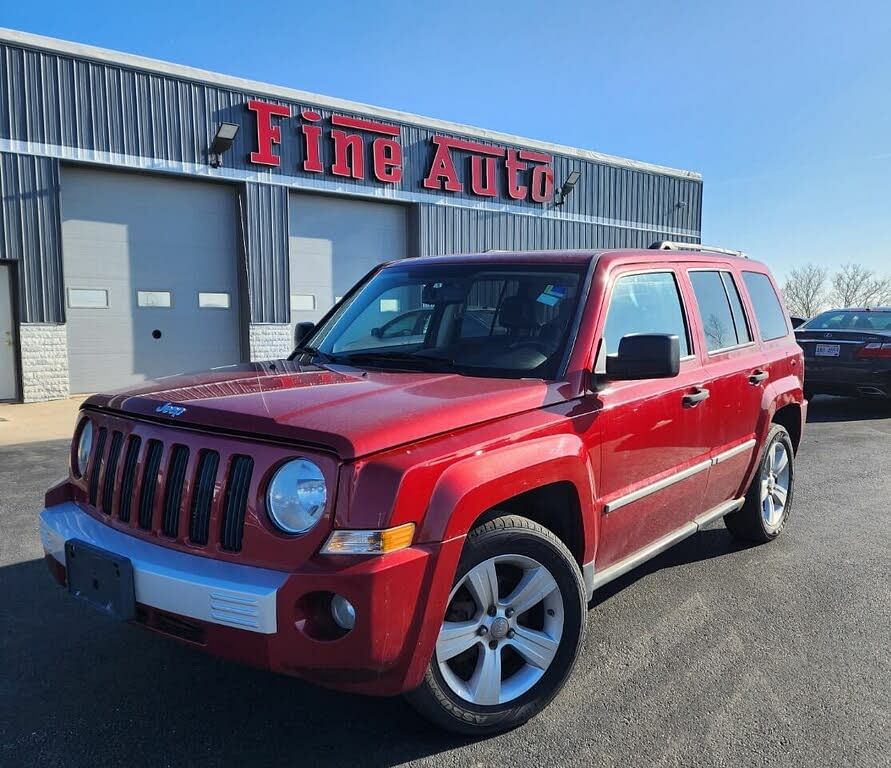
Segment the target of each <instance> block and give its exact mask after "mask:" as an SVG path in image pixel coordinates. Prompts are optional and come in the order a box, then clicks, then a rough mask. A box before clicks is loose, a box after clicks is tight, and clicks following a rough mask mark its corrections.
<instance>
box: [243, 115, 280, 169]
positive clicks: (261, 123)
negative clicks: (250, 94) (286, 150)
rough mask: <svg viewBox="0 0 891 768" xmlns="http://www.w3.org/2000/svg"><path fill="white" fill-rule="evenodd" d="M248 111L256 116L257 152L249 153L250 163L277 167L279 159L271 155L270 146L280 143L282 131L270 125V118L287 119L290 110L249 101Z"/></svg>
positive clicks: (273, 154)
mask: <svg viewBox="0 0 891 768" xmlns="http://www.w3.org/2000/svg"><path fill="white" fill-rule="evenodd" d="M247 106H248V109H249V110H251V112H255V113H256V114H257V151H256V152H251V162H252V163H259V164H260V165H272V166H276V167H277V166H278V165H279V164H280V163H281V158H280V157H279V156H278V155H276V154H275V153H273V151H272V145H273V144H281V143H282V131H281V128H279V127H278V126H277V125H273V124H272V116H273V115H275V116H277V117H289V116H290V114H291V110H290V109H289V108H288V107H286V106H284V105H282V104H269V103H268V102H265V101H257V100H256V99H251V101H249V102H248V105H247Z"/></svg>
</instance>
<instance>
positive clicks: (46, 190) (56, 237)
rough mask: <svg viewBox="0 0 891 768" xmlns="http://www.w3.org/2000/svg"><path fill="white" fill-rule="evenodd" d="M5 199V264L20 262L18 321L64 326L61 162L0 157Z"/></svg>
mask: <svg viewBox="0 0 891 768" xmlns="http://www.w3.org/2000/svg"><path fill="white" fill-rule="evenodd" d="M0 197H2V209H0V244H2V252H0V260H3V259H5V260H9V261H17V262H19V269H18V276H19V319H20V320H21V322H25V323H61V322H64V321H65V310H64V307H63V301H62V247H61V236H60V220H59V164H58V163H57V162H56V161H55V160H53V159H51V158H46V157H34V156H30V155H13V154H9V153H0Z"/></svg>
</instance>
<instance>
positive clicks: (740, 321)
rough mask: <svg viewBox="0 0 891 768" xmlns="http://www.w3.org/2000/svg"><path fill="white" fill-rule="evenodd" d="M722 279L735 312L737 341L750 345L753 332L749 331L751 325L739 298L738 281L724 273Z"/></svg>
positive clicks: (731, 307) (734, 321) (734, 322)
mask: <svg viewBox="0 0 891 768" xmlns="http://www.w3.org/2000/svg"><path fill="white" fill-rule="evenodd" d="M721 278H722V279H723V280H724V287H725V288H726V289H727V298H729V299H730V309H731V310H732V312H733V324H734V326H736V340H737V342H739V343H740V344H748V343H749V342H750V341H752V332H751V330H749V324H748V322H747V320H746V312H745V310H744V309H743V305H742V301H741V300H740V298H739V288H737V287H736V280H735V279H734V278H733V275H731V274H730V273H729V272H722V273H721Z"/></svg>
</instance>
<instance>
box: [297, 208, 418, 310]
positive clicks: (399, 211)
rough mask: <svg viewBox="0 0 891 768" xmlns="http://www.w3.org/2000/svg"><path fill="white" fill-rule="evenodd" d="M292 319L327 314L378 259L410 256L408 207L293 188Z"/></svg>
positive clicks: (378, 261)
mask: <svg viewBox="0 0 891 768" xmlns="http://www.w3.org/2000/svg"><path fill="white" fill-rule="evenodd" d="M289 208H290V262H291V264H290V266H291V269H290V273H291V274H290V278H291V322H292V323H299V322H303V321H305V320H311V321H313V322H316V321H318V320H319V319H321V317H322V315H324V314H325V312H327V311H328V310H329V309H330V308H331V306H332V304H333V303H334V301H335V300H336V299H338V298H340V297H341V296H343V295H344V294H345V293H346V292H347V291H348V290H349V289H350V288H352V286H353V285H354V284H355V283H356V282H357V281H358V280H359V279H360V278H361V277H362V276H363V275H364V274H365V273H366V272H368V270H369V269H371V268H372V267H373V266H374V265H375V264H378V263H380V262H382V261H389V260H391V259H401V258H403V257H404V256H405V209H404V208H403V207H402V206H400V205H394V204H387V203H374V202H365V201H360V200H346V199H343V198H338V197H328V196H324V195H303V194H296V193H292V194H291V197H290V200H289Z"/></svg>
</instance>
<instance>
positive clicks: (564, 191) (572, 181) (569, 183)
mask: <svg viewBox="0 0 891 768" xmlns="http://www.w3.org/2000/svg"><path fill="white" fill-rule="evenodd" d="M581 177H582V174H581V172H580V171H571V172H570V174H569V176H567V177H566V181H564V182H563V186H562V187H560V191H559V192H558V193H557V199H556V200H554V205H563V203H564V202H565V201H566V198H567V197H568V196H569V193H570V192H572V190H573V189H575V185H576V184H578V182H579V179H580V178H581Z"/></svg>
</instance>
